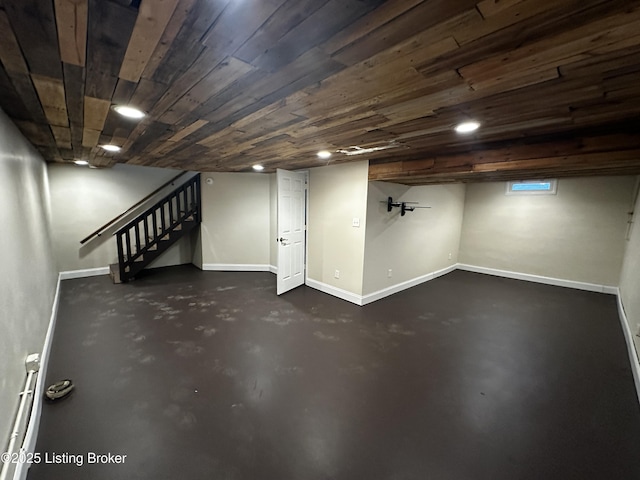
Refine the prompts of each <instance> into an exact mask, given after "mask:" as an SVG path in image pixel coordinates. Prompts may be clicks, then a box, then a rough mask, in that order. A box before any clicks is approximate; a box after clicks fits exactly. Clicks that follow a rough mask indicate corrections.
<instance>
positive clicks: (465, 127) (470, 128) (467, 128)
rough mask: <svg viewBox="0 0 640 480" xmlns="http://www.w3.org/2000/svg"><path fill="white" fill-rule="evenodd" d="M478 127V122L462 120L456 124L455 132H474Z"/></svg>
mask: <svg viewBox="0 0 640 480" xmlns="http://www.w3.org/2000/svg"><path fill="white" fill-rule="evenodd" d="M479 127H480V124H479V123H478V122H464V123H461V124H459V125H457V126H456V132H458V133H471V132H475V131H476V130H477V129H478V128H479Z"/></svg>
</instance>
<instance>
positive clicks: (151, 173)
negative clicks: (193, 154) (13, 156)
mask: <svg viewBox="0 0 640 480" xmlns="http://www.w3.org/2000/svg"><path fill="white" fill-rule="evenodd" d="M178 173H179V172H178V171H176V170H169V169H164V168H151V167H137V166H133V165H123V164H118V165H116V166H114V167H113V168H108V169H91V168H87V167H80V166H76V165H63V164H50V165H49V185H50V190H51V208H52V218H53V240H54V242H53V245H54V252H55V257H56V262H57V268H58V270H59V271H70V270H82V269H88V268H99V267H106V266H108V265H109V264H111V263H116V262H117V261H118V253H117V249H116V241H115V238H114V237H113V236H112V233H113V232H114V231H115V228H113V229H110V230H109V231H107V232H106V233H105V234H103V235H102V236H100V237H95V238H94V239H93V240H91V241H89V242H88V243H86V244H85V245H80V240H82V239H83V238H84V237H86V236H87V235H89V234H90V233H91V232H93V231H94V230H96V229H98V228H99V227H101V226H102V225H104V224H105V223H107V222H108V221H110V220H111V219H113V218H114V217H116V216H117V215H119V214H121V213H122V212H124V211H126V210H127V209H128V208H129V207H131V206H132V205H134V204H135V203H137V202H138V201H140V200H141V199H142V198H144V197H145V196H147V195H148V194H149V193H151V192H153V191H154V190H155V189H156V188H158V187H160V186H161V185H163V184H164V183H166V182H167V181H169V180H171V179H172V178H173V177H175V176H176V175H177V174H178ZM194 248H195V246H193V247H192V245H191V238H190V237H189V236H186V237H184V238H182V239H180V240H179V241H178V242H177V243H176V244H175V245H173V246H172V247H171V248H170V249H169V250H168V251H167V252H165V253H164V254H163V255H162V256H161V257H160V258H158V259H157V260H156V261H155V262H154V263H153V264H152V265H150V268H153V267H160V266H166V265H180V264H184V263H191V261H192V257H193V249H194Z"/></svg>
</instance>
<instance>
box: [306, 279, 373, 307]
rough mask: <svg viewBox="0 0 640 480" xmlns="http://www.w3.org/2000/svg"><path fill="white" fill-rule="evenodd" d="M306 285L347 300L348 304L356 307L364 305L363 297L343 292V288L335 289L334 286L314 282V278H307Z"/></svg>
mask: <svg viewBox="0 0 640 480" xmlns="http://www.w3.org/2000/svg"><path fill="white" fill-rule="evenodd" d="M305 284H306V285H307V286H309V287H311V288H315V289H316V290H320V291H321V292H324V293H328V294H329V295H333V296H334V297H338V298H341V299H342V300H346V301H347V302H351V303H355V304H356V305H362V295H358V294H356V293H353V292H348V291H347V290H343V289H341V288H338V287H334V286H333V285H328V284H326V283H322V282H319V281H317V280H313V279H312V278H307V281H306V283H305Z"/></svg>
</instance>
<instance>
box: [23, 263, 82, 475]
mask: <svg viewBox="0 0 640 480" xmlns="http://www.w3.org/2000/svg"><path fill="white" fill-rule="evenodd" d="M62 273H63V272H60V273H59V274H58V282H57V285H56V293H55V295H54V297H53V305H52V306H51V317H50V318H49V327H48V328H47V334H46V336H45V338H44V345H43V346H42V354H41V355H40V370H39V371H38V376H37V377H36V385H35V393H34V396H33V405H32V407H31V415H30V416H29V425H28V427H27V432H26V433H25V437H24V442H23V447H22V448H23V451H24V452H25V453H27V454H30V453H34V452H35V448H36V440H37V439H38V430H39V428H40V416H41V414H42V399H43V397H44V389H45V381H46V379H47V367H48V366H49V355H50V353H51V344H52V343H53V332H54V331H55V328H56V320H57V318H58V304H59V302H60V281H61V280H62ZM74 278H77V277H74ZM29 466H30V464H28V463H18V464H17V467H16V470H15V472H14V474H13V480H25V479H26V478H27V472H28V470H29Z"/></svg>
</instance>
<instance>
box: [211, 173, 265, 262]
mask: <svg viewBox="0 0 640 480" xmlns="http://www.w3.org/2000/svg"><path fill="white" fill-rule="evenodd" d="M207 178H210V179H211V180H213V183H211V184H207V182H206V179H207ZM271 204H272V200H271V178H270V175H265V174H261V173H203V174H202V225H201V243H202V264H203V265H204V266H205V268H206V267H207V265H209V266H211V265H218V266H219V265H234V264H235V265H260V266H263V267H268V266H269V265H270V263H271V247H270V237H271V233H270V232H271Z"/></svg>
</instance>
